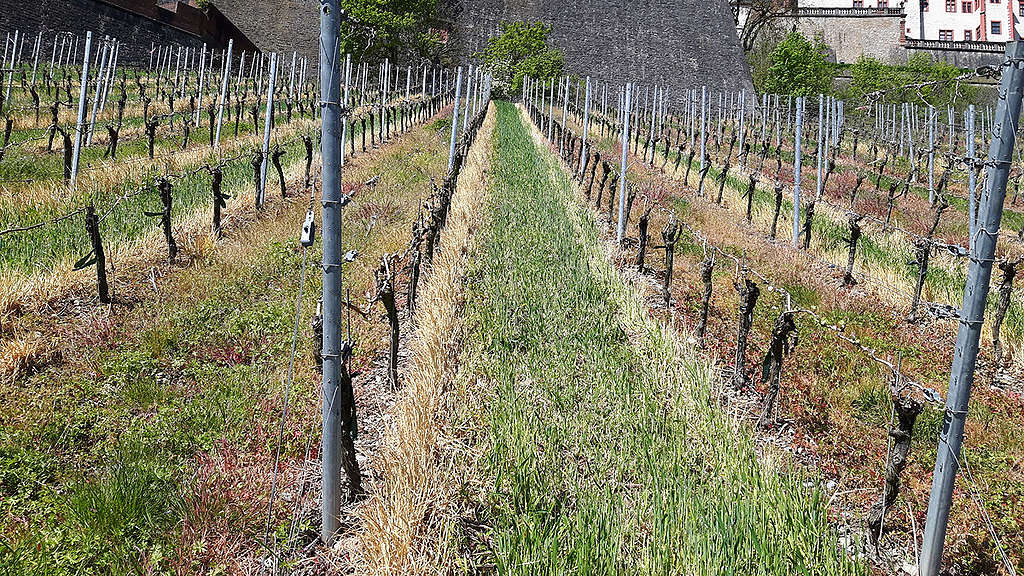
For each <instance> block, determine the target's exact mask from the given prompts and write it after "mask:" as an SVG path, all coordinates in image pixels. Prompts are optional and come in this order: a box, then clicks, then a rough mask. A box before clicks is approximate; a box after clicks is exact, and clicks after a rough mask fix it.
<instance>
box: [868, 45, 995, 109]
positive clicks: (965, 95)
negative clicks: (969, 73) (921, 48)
mask: <svg viewBox="0 0 1024 576" xmlns="http://www.w3.org/2000/svg"><path fill="white" fill-rule="evenodd" d="M963 72H964V71H963V70H961V69H959V68H957V67H956V66H953V65H952V64H949V63H947V62H935V61H933V60H932V57H931V56H930V55H928V54H914V55H913V56H911V57H910V58H909V59H908V60H907V64H906V66H890V65H888V64H885V63H883V62H882V61H880V60H878V59H876V58H872V57H870V56H861V57H860V58H859V59H857V62H856V63H854V64H853V65H852V66H850V75H851V77H852V82H851V84H850V88H849V92H850V94H849V96H850V97H852V98H856V99H863V98H865V97H866V96H867V95H869V94H872V93H879V94H880V95H881V97H882V98H883V100H884V101H885V102H889V103H894V104H898V103H902V102H918V103H922V102H923V103H927V104H931V105H933V106H938V107H943V106H946V105H963V103H964V101H965V100H966V101H973V100H974V98H975V96H976V92H977V90H976V89H975V88H974V87H973V86H970V85H968V84H967V83H966V82H954V81H952V80H954V79H956V78H957V77H959V76H961V75H962V74H963ZM929 82H939V83H938V84H928V85H925V86H920V85H921V84H927V83H929Z"/></svg>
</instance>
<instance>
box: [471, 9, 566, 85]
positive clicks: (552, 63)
mask: <svg viewBox="0 0 1024 576" xmlns="http://www.w3.org/2000/svg"><path fill="white" fill-rule="evenodd" d="M500 29H501V34H500V35H498V36H495V37H492V38H490V39H489V40H488V41H487V46H486V47H485V48H484V49H483V51H482V52H479V53H477V54H476V57H477V58H479V59H481V60H483V62H484V64H483V66H484V68H485V69H486V70H487V71H488V72H490V73H491V74H492V75H493V78H494V80H493V84H492V88H491V90H492V91H493V92H494V93H495V94H496V95H497V96H504V97H508V96H511V95H513V94H518V93H519V92H520V91H521V90H522V89H523V78H524V77H526V76H530V77H532V78H539V79H542V80H545V79H549V78H554V77H556V76H560V75H561V74H562V70H563V68H564V67H565V57H564V56H563V55H562V52H561V51H560V50H558V49H557V48H552V47H549V46H548V43H547V41H548V34H550V33H551V27H550V26H546V25H544V24H543V23H542V22H502V23H501V26H500Z"/></svg>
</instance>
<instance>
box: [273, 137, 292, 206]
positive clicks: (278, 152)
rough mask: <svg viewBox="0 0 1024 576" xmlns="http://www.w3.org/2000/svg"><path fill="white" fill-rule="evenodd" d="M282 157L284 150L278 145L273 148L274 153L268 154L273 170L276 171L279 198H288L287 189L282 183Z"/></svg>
mask: <svg viewBox="0 0 1024 576" xmlns="http://www.w3.org/2000/svg"><path fill="white" fill-rule="evenodd" d="M283 156H284V150H282V149H281V146H280V145H275V146H274V151H273V152H271V153H270V161H271V162H272V163H273V164H274V169H275V170H277V180H278V182H279V183H280V185H281V198H287V197H288V188H287V187H286V186H285V182H284V168H282V167H281V158H282V157H283Z"/></svg>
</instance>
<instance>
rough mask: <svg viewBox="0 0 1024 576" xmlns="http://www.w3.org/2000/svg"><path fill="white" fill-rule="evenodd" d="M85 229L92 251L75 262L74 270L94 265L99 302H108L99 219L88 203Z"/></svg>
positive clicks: (108, 295) (105, 268)
mask: <svg viewBox="0 0 1024 576" xmlns="http://www.w3.org/2000/svg"><path fill="white" fill-rule="evenodd" d="M85 231H86V233H87V234H88V235H89V243H90V244H92V251H91V252H89V253H88V254H86V255H85V256H84V257H83V258H82V259H81V260H79V261H78V262H76V263H75V267H74V269H75V270H81V269H83V268H88V267H89V266H93V265H95V266H96V288H97V290H98V292H99V297H100V302H102V303H104V304H110V288H109V287H108V286H107V259H106V255H105V253H104V252H103V239H102V238H101V237H100V219H99V216H97V215H96V209H95V208H94V207H93V206H92V205H91V204H90V205H89V206H86V207H85Z"/></svg>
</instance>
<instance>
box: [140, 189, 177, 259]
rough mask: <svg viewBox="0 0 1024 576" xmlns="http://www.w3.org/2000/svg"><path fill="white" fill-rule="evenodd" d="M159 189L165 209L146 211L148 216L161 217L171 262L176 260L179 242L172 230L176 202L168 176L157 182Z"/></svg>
mask: <svg viewBox="0 0 1024 576" xmlns="http://www.w3.org/2000/svg"><path fill="white" fill-rule="evenodd" d="M157 190H158V191H159V193H160V203H161V204H163V210H161V211H159V212H146V216H153V217H157V216H159V217H160V227H161V228H162V229H163V231H164V238H165V239H166V240H167V259H168V260H169V261H170V262H172V263H173V262H174V258H175V257H176V256H177V255H178V244H177V243H176V242H175V241H174V235H173V234H172V231H171V206H172V204H173V203H174V198H173V196H172V195H171V190H172V187H171V182H170V181H169V180H167V179H166V178H161V179H160V182H159V183H158V184H157Z"/></svg>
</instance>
